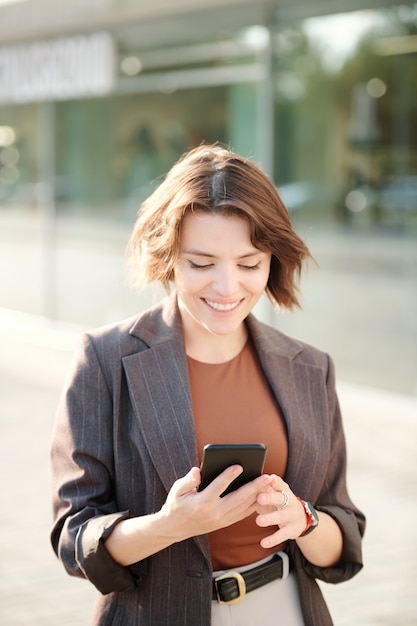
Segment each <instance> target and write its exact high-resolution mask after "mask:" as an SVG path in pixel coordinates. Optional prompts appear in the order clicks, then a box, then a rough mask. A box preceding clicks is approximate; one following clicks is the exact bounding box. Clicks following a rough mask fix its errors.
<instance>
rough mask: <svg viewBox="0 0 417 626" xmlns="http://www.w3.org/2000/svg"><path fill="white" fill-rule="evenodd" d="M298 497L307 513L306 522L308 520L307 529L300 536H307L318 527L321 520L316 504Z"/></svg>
mask: <svg viewBox="0 0 417 626" xmlns="http://www.w3.org/2000/svg"><path fill="white" fill-rule="evenodd" d="M298 499H299V501H300V502H301V504H302V505H303V507H304V511H305V514H306V522H307V523H306V527H305V529H304V530H303V532H302V533H301V535H299V536H300V537H305V536H306V535H308V534H310V533H311V532H313V530H314V529H315V528H317V526H318V525H319V521H320V520H319V516H318V513H317V511H316V509H315V508H314V506H313V505H312V504H311V502H306V500H302V499H301V498H298Z"/></svg>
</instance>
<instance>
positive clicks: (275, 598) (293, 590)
mask: <svg viewBox="0 0 417 626" xmlns="http://www.w3.org/2000/svg"><path fill="white" fill-rule="evenodd" d="M278 554H279V555H280V556H281V557H282V558H283V559H284V576H283V578H281V579H278V580H273V581H272V582H270V583H268V584H266V585H264V586H263V587H259V589H255V590H254V591H251V592H250V593H248V594H247V595H246V596H245V597H244V598H243V600H242V602H240V603H239V604H219V603H218V602H216V600H213V602H212V605H211V624H212V626H259V624H262V626H304V620H303V616H302V613H301V607H300V599H299V596H298V588H297V581H296V577H295V574H294V572H291V573H288V555H287V554H286V553H285V552H278ZM270 558H271V557H267V558H266V559H262V560H261V561H257V562H256V563H252V564H251V565H250V566H249V567H248V566H247V565H245V566H244V567H236V568H234V570H233V571H235V572H244V571H245V570H247V569H252V567H255V566H256V565H261V563H266V562H267V561H269V559H270ZM286 564H287V567H285V565H286ZM224 573H225V572H224V571H221V572H214V575H215V576H220V575H221V574H224Z"/></svg>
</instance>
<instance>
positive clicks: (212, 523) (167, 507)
mask: <svg viewBox="0 0 417 626" xmlns="http://www.w3.org/2000/svg"><path fill="white" fill-rule="evenodd" d="M242 471H243V470H242V467H241V466H240V465H232V466H230V467H228V468H227V469H226V470H224V472H222V473H221V474H220V475H219V476H217V478H215V479H214V480H213V481H212V482H211V483H210V484H209V485H208V486H207V487H206V488H205V489H204V490H202V491H198V487H199V485H200V480H201V475H200V470H199V469H198V468H197V467H193V468H192V469H191V470H190V471H189V472H188V474H186V475H185V476H184V477H183V478H180V479H178V480H177V481H176V482H175V483H174V484H173V486H172V488H171V490H170V492H169V494H168V497H167V499H166V502H165V504H164V505H163V507H162V509H161V511H160V513H161V515H163V516H167V517H168V518H169V520H170V527H171V530H172V532H173V533H175V534H177V535H178V539H176V541H181V540H182V539H187V538H189V537H194V536H197V535H202V534H205V533H210V532H213V531H215V530H218V529H219V528H225V527H226V526H230V525H231V524H235V523H236V522H239V521H240V520H242V519H244V518H246V517H248V516H249V515H251V514H252V513H254V512H255V511H256V509H257V496H258V494H259V493H261V492H262V491H264V490H265V489H267V488H268V486H269V484H270V480H271V479H270V477H269V476H268V475H266V474H264V475H262V476H259V477H258V478H256V479H255V480H253V481H251V482H250V483H247V484H246V485H243V487H240V488H239V489H237V490H236V491H233V492H231V493H229V494H227V495H226V496H224V497H221V494H222V493H223V492H224V491H225V490H226V489H227V487H228V486H229V485H230V483H231V482H232V481H233V480H234V479H235V478H236V477H237V476H239V475H240V474H241V473H242Z"/></svg>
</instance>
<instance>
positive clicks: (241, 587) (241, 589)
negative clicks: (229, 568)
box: [214, 572, 246, 604]
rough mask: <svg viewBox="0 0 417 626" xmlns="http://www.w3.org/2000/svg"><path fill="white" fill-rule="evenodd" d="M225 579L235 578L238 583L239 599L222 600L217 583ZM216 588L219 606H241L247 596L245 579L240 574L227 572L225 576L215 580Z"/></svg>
mask: <svg viewBox="0 0 417 626" xmlns="http://www.w3.org/2000/svg"><path fill="white" fill-rule="evenodd" d="M225 578H234V579H235V580H236V582H237V586H238V589H239V595H238V597H237V598H234V599H233V600H221V599H220V594H219V587H218V585H217V581H219V580H223V579H225ZM214 588H215V590H216V596H217V602H218V603H219V604H239V602H242V600H243V598H244V597H245V596H246V583H245V579H244V578H243V576H242V574H239V572H227V573H226V574H223V575H222V576H218V578H215V579H214Z"/></svg>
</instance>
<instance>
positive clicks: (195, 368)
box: [188, 340, 288, 570]
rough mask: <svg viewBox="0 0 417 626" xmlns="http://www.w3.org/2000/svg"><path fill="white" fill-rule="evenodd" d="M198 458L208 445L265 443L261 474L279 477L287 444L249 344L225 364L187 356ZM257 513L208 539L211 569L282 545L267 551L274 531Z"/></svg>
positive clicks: (278, 413)
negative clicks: (267, 541)
mask: <svg viewBox="0 0 417 626" xmlns="http://www.w3.org/2000/svg"><path fill="white" fill-rule="evenodd" d="M188 367H189V372H190V381H191V392H192V401H193V410H194V420H195V427H196V433H197V445H198V454H199V459H200V461H201V457H202V453H203V448H204V446H205V445H206V444H208V443H264V444H265V445H266V446H267V448H268V452H267V456H266V462H265V468H264V472H265V473H266V474H278V476H281V477H283V476H284V473H285V468H286V466H287V458H288V442H287V434H286V428H285V423H284V419H283V417H282V414H281V411H280V408H279V406H277V402H276V400H275V398H274V396H273V394H272V392H271V390H270V387H269V384H268V381H267V380H266V378H265V375H264V373H263V371H262V368H261V366H260V363H259V361H258V358H257V355H256V352H255V350H254V348H253V346H252V342H251V341H250V340H249V341H248V342H247V343H246V345H245V347H244V348H243V350H242V351H241V352H240V353H239V354H238V355H237V356H236V357H235V358H234V359H232V360H231V361H227V362H226V363H218V364H211V363H201V362H199V361H195V360H194V359H191V358H190V357H188ZM255 517H256V514H253V515H252V516H250V517H248V518H246V519H245V520H242V521H241V522H239V523H237V524H234V525H233V526H229V527H227V528H223V529H221V530H218V531H215V532H213V533H211V534H210V547H211V556H212V564H213V569H214V570H222V569H229V568H233V567H238V566H240V565H246V564H248V563H253V562H254V561H257V560H260V559H262V558H264V557H265V556H268V554H272V553H274V552H276V551H277V550H278V549H279V547H280V546H276V547H274V548H272V549H270V550H265V549H264V548H262V547H261V546H260V545H259V542H260V540H261V538H262V537H264V536H267V535H270V534H272V533H273V532H274V528H273V527H269V528H266V529H265V528H260V527H259V526H257V525H256V523H255Z"/></svg>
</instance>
